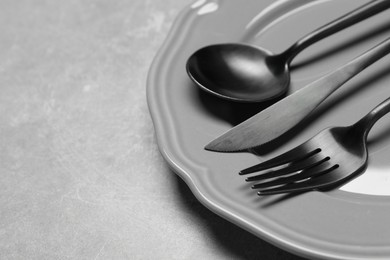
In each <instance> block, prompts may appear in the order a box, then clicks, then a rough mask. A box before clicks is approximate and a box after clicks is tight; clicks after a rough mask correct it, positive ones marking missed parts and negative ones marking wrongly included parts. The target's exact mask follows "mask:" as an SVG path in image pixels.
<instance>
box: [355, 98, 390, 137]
mask: <svg viewBox="0 0 390 260" xmlns="http://www.w3.org/2000/svg"><path fill="white" fill-rule="evenodd" d="M389 112H390V98H388V99H386V100H385V101H383V102H382V103H380V104H379V105H378V106H376V107H375V108H374V109H373V110H371V111H370V112H369V113H368V114H367V115H365V116H364V117H363V118H362V119H360V120H359V121H358V122H356V123H355V124H354V126H355V129H361V131H363V132H362V135H363V137H364V138H365V139H366V138H367V135H368V133H369V132H370V130H371V128H372V127H373V126H374V124H375V123H376V122H377V121H378V120H379V119H381V118H382V117H383V116H384V115H386V114H387V113H389Z"/></svg>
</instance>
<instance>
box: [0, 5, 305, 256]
mask: <svg viewBox="0 0 390 260" xmlns="http://www.w3.org/2000/svg"><path fill="white" fill-rule="evenodd" d="M191 2H192V1H190V0H164V1H162V0H132V1H125V0H113V1H107V0H85V1H78V0H68V1H59V0H55V1H49V0H34V1H33V0H20V1H13V0H2V1H0V31H1V35H0V89H1V95H0V171H1V179H0V259H295V260H297V259H300V258H299V257H296V256H293V255H290V254H289V253H287V252H284V251H282V250H280V249H278V248H276V247H274V246H272V245H269V244H268V243H266V242H264V241H262V240H261V239H258V238H256V237H254V236H253V235H251V234H249V233H248V232H246V231H244V230H242V229H240V228H239V227H236V226H235V225H233V224H231V223H229V222H227V221H225V220H224V219H222V218H220V217H218V216H216V215H215V214H214V213H212V212H210V211H209V210H208V209H206V208H205V207H204V206H202V205H201V204H200V203H199V202H198V201H197V200H196V199H195V198H194V196H193V195H192V194H191V192H190V191H189V189H188V188H187V186H186V185H185V184H184V183H183V182H182V181H181V180H180V179H179V178H178V177H177V176H176V175H175V174H174V173H173V172H172V171H170V170H169V168H168V167H167V165H166V163H165V162H164V161H163V159H162V157H161V156H160V154H159V151H158V148H157V145H156V141H155V137H154V129H153V125H152V121H151V119H150V116H149V111H148V108H147V104H146V98H145V95H146V94H145V86H146V77H147V72H148V69H149V66H150V64H151V62H152V59H153V57H154V55H155V54H156V52H157V51H158V49H159V47H160V46H161V44H162V43H163V41H164V39H165V37H166V35H167V33H168V31H169V29H170V26H171V25H172V22H173V20H174V18H175V17H176V15H177V14H178V12H179V11H180V10H181V9H182V8H183V7H184V6H186V5H188V4H190V3H191Z"/></svg>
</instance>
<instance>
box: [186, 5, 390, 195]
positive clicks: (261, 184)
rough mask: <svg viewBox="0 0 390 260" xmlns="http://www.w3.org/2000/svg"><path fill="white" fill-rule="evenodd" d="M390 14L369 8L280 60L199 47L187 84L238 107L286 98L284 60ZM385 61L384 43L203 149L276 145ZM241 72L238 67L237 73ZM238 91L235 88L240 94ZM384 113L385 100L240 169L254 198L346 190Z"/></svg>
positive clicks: (387, 46) (235, 48) (246, 50)
mask: <svg viewBox="0 0 390 260" xmlns="http://www.w3.org/2000/svg"><path fill="white" fill-rule="evenodd" d="M389 7H390V1H389V0H374V1H371V2H369V3H367V4H365V5H363V6H361V7H359V8H357V9H355V10H354V11H351V12H350V13H348V14H346V15H344V16H342V17H340V18H338V19H336V20H334V21H332V22H330V23H328V24H326V25H324V26H322V27H320V28H319V29H317V30H315V31H314V32H312V33H310V34H308V35H307V36H305V37H303V38H302V39H301V40H299V41H298V42H297V43H296V44H294V45H293V46H292V47H290V48H289V49H287V50H286V51H285V52H283V53H281V54H278V55H273V54H270V53H269V52H268V51H265V50H262V49H260V48H257V47H253V46H247V45H244V44H220V45H212V46H207V47H204V48H202V49H200V50H198V51H197V52H195V53H194V54H193V55H192V56H190V57H189V59H188V61H187V72H188V75H189V77H190V78H191V79H192V80H193V81H194V82H195V83H196V84H197V85H198V86H199V87H200V88H201V89H203V90H206V91H207V92H209V93H211V94H214V95H216V96H218V97H220V98H224V99H228V100H231V101H238V102H262V101H265V100H270V99H272V98H275V97H279V96H281V95H282V94H284V93H285V92H286V91H287V88H288V85H289V82H290V74H289V64H290V62H291V60H292V59H293V58H294V57H295V56H296V55H297V54H298V53H299V52H300V51H301V50H303V49H304V48H306V47H308V46H309V45H311V44H312V43H314V42H317V41H318V40H321V39H323V38H325V37H326V36H329V35H331V34H333V33H335V32H338V31H340V30H342V29H344V28H347V27H348V26H350V25H353V24H355V23H357V22H360V21H362V20H364V19H366V18H368V17H370V16H372V15H374V14H377V13H379V12H381V11H383V10H385V9H387V8H389ZM388 53H390V37H389V38H387V39H386V40H384V41H382V42H381V43H379V44H378V45H376V46H375V47H373V48H371V49H369V50H368V51H366V52H365V53H363V54H361V55H359V56H358V57H356V58H355V59H353V60H351V61H349V62H348V63H346V64H345V65H343V66H341V67H339V68H337V69H336V70H334V71H332V72H330V73H328V74H326V75H325V76H323V77H321V78H319V79H317V80H316V81H314V82H312V83H310V84H308V85H307V86H305V87H303V88H301V89H300V90H298V91H296V92H294V93H293V94H290V95H288V96H286V97H284V98H282V99H281V100H280V101H278V102H276V103H274V104H273V105H271V106H269V107H268V108H266V109H265V110H263V111H261V112H259V113H258V114H256V115H254V116H253V117H251V118H249V119H247V120H246V121H244V122H242V123H241V124H239V125H237V126H235V127H233V128H232V129H230V130H229V131H227V132H226V133H224V134H222V135H221V136H219V137H217V138H216V139H214V140H213V141H212V142H210V143H209V144H207V145H206V146H205V149H206V150H210V151H217V152H240V151H246V150H248V149H251V148H261V146H262V145H264V144H267V143H270V142H273V141H275V140H276V139H278V138H280V137H282V136H284V135H286V134H287V133H288V132H289V131H290V130H292V129H293V128H294V127H295V126H297V125H298V124H300V123H301V122H302V121H303V120H304V119H305V118H307V117H308V116H310V115H311V113H312V112H313V111H314V110H315V109H316V108H317V107H318V106H319V105H320V104H321V103H322V102H324V101H325V100H326V99H327V98H328V97H329V96H330V95H331V94H332V93H333V92H335V91H336V90H337V89H338V88H340V87H341V86H342V85H343V84H345V83H346V82H347V81H348V80H350V79H351V78H353V77H354V76H355V75H357V74H359V73H360V72H361V71H363V70H364V69H365V68H367V67H368V66H370V65H371V64H373V63H375V62H376V61H378V60H379V59H381V58H382V57H384V56H386V55H387V54H388ZM240 66H241V67H240ZM241 86H242V88H240V87H241ZM388 112H390V98H388V99H386V100H385V101H383V102H382V103H381V104H379V105H378V106H377V107H375V108H374V109H373V110H372V111H371V112H369V113H368V114H367V115H366V116H365V117H363V118H362V119H361V120H359V121H358V122H357V123H355V124H353V125H351V126H344V127H333V128H327V129H325V130H323V131H321V132H320V133H318V134H317V135H316V136H314V137H313V138H311V139H310V140H308V141H306V142H305V143H303V144H301V145H299V146H297V147H296V148H294V149H292V150H290V151H287V152H286V153H283V154H281V155H279V156H277V157H275V158H272V159H270V160H267V161H264V162H262V163H260V164H257V165H255V166H252V167H249V168H247V169H244V170H242V171H241V172H240V174H241V175H246V174H252V173H255V172H258V174H257V175H253V176H250V177H248V178H247V179H246V181H248V182H254V185H253V186H252V188H253V189H257V190H258V194H259V195H271V194H278V193H293V192H305V191H309V190H329V189H332V188H335V187H338V186H340V185H341V184H344V183H346V182H347V181H349V180H350V179H352V178H353V177H355V176H356V175H357V174H359V173H360V172H362V171H363V170H364V168H365V167H366V165H367V158H368V153H367V147H366V142H367V135H368V133H369V131H370V129H371V128H372V126H373V125H374V124H375V123H376V122H377V120H379V119H380V118H381V117H383V116H384V115H385V114H387V113H388Z"/></svg>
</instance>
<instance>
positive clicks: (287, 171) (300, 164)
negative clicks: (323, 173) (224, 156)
mask: <svg viewBox="0 0 390 260" xmlns="http://www.w3.org/2000/svg"><path fill="white" fill-rule="evenodd" d="M315 155H317V154H313V153H310V154H308V156H306V157H305V158H303V159H301V160H298V161H296V162H292V163H290V164H288V165H286V166H285V167H283V168H280V169H277V170H271V171H268V172H265V173H261V174H258V175H255V176H251V177H248V178H246V181H259V180H262V181H264V180H266V179H271V178H275V177H280V176H285V175H291V174H293V173H296V172H298V171H301V170H304V169H307V168H311V167H314V166H316V165H317V164H319V163H321V161H322V160H323V159H321V158H320V157H319V156H315Z"/></svg>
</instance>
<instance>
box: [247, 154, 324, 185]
mask: <svg viewBox="0 0 390 260" xmlns="http://www.w3.org/2000/svg"><path fill="white" fill-rule="evenodd" d="M329 159H330V157H326V158H323V159H322V160H319V161H317V162H315V163H314V164H312V165H310V166H309V167H307V168H306V169H304V170H302V171H301V172H298V173H296V174H293V175H289V176H287V177H281V178H277V179H273V180H271V181H266V182H261V183H257V184H255V185H253V186H252V189H259V188H260V189H264V188H270V187H273V186H279V185H283V184H288V183H292V182H296V181H301V180H304V179H307V178H311V177H314V176H317V175H319V174H322V172H323V171H324V170H326V169H327V168H329V163H327V162H328V161H329Z"/></svg>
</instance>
